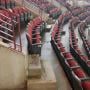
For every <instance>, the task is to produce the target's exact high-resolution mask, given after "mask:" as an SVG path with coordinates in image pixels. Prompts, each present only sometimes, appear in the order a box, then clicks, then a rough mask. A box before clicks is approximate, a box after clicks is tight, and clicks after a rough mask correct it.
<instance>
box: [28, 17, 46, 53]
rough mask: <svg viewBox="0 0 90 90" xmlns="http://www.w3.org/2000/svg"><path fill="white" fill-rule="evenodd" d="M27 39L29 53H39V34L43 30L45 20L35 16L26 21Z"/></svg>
mask: <svg viewBox="0 0 90 90" xmlns="http://www.w3.org/2000/svg"><path fill="white" fill-rule="evenodd" d="M27 28H28V31H27V40H28V52H29V54H41V45H42V43H41V36H42V35H43V32H44V30H45V22H43V21H42V19H41V17H36V18H35V19H33V21H31V22H29V23H28V27H27Z"/></svg>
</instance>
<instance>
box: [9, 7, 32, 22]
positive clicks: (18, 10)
mask: <svg viewBox="0 0 90 90" xmlns="http://www.w3.org/2000/svg"><path fill="white" fill-rule="evenodd" d="M10 11H11V12H12V13H14V14H16V15H18V16H19V18H20V21H21V22H27V21H29V20H30V17H31V12H30V11H29V10H28V9H27V8H25V7H15V8H13V9H10Z"/></svg>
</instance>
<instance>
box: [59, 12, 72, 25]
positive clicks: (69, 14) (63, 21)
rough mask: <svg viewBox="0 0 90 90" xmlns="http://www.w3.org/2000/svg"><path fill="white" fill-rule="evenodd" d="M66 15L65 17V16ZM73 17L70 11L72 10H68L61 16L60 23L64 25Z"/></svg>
mask: <svg viewBox="0 0 90 90" xmlns="http://www.w3.org/2000/svg"><path fill="white" fill-rule="evenodd" d="M63 17H64V18H63ZM71 18H72V14H71V13H70V12H66V13H65V14H63V15H60V17H59V18H58V23H59V25H61V24H62V25H64V24H66V23H67V22H68V21H69V19H71Z"/></svg>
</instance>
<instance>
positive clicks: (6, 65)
mask: <svg viewBox="0 0 90 90" xmlns="http://www.w3.org/2000/svg"><path fill="white" fill-rule="evenodd" d="M26 69H27V59H26V56H25V55H23V54H22V53H20V52H16V51H13V50H10V49H8V48H6V47H4V46H0V90H2V89H3V88H4V89H6V90H7V89H8V90H10V89H12V88H23V87H24V86H25V83H26V71H27V70H26Z"/></svg>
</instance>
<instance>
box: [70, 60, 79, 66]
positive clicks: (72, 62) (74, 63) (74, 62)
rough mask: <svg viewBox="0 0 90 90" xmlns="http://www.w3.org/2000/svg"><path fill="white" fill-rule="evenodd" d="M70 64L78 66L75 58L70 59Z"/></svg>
mask: <svg viewBox="0 0 90 90" xmlns="http://www.w3.org/2000/svg"><path fill="white" fill-rule="evenodd" d="M68 64H69V66H70V67H75V66H78V64H77V62H76V61H75V60H74V59H70V60H68Z"/></svg>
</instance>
